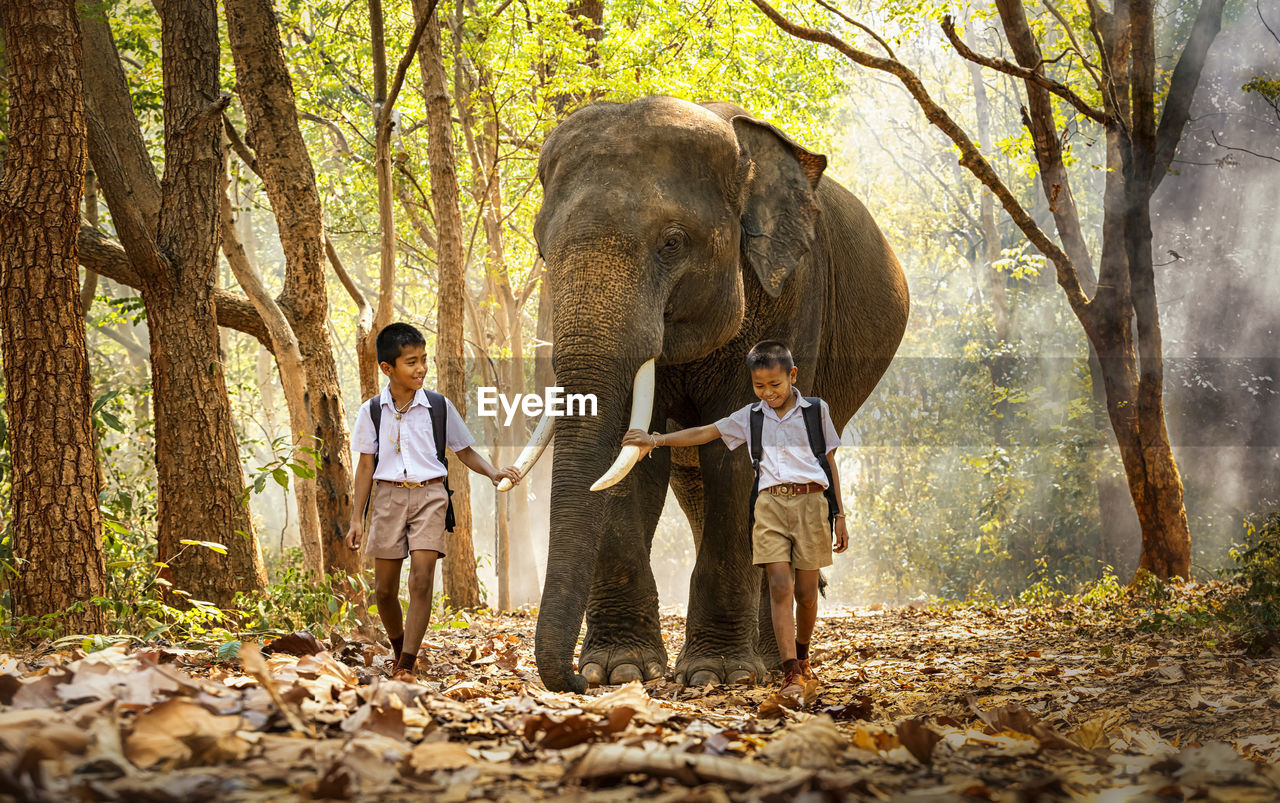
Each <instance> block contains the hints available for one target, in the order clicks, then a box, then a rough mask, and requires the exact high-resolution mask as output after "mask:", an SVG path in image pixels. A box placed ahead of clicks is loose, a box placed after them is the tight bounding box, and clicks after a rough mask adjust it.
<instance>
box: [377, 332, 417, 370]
mask: <svg viewBox="0 0 1280 803" xmlns="http://www.w3.org/2000/svg"><path fill="white" fill-rule="evenodd" d="M377 345H378V363H379V364H382V363H384V362H385V363H388V364H390V365H395V364H396V360H397V359H398V358H399V357H400V352H402V351H404V350H405V347H406V346H422V347H424V348H425V347H426V345H427V339H426V338H425V337H423V336H422V333H421V332H419V331H418V330H417V329H416V328H414V327H413V326H410V325H409V324H407V323H393V324H388V325H387V326H386V327H384V328H383V330H382V331H381V332H378V340H377Z"/></svg>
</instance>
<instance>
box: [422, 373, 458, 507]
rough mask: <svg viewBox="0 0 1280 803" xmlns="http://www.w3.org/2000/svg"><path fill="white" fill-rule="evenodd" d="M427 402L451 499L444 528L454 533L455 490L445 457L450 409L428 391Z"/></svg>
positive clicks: (436, 394)
mask: <svg viewBox="0 0 1280 803" xmlns="http://www.w3.org/2000/svg"><path fill="white" fill-rule="evenodd" d="M426 393H427V401H428V402H429V403H430V404H431V432H432V434H433V435H435V438H436V459H437V460H439V461H440V465H442V466H444V492H445V495H446V496H447V497H448V498H449V506H448V507H447V508H445V511H444V528H445V530H446V531H447V532H453V525H454V524H455V523H456V522H455V521H454V518H453V489H452V488H450V487H449V461H448V460H447V459H445V456H444V446H445V443H446V439H445V434H446V429H447V427H448V426H449V408H448V407H447V406H446V403H445V398H444V396H443V395H441V394H439V393H436V392H435V391H433V390H428V391H427V392H426Z"/></svg>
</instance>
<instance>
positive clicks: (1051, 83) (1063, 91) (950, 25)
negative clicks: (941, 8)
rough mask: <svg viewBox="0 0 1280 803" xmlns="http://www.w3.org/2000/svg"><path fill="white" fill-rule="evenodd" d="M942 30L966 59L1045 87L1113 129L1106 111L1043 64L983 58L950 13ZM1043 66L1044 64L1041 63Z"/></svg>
mask: <svg viewBox="0 0 1280 803" xmlns="http://www.w3.org/2000/svg"><path fill="white" fill-rule="evenodd" d="M942 31H943V33H945V34H946V35H947V39H948V40H950V42H951V44H952V45H953V46H954V47H955V49H956V52H957V53H959V54H960V55H961V56H962V57H964V58H965V59H968V60H969V61H972V62H973V63H975V64H981V65H982V66H983V67H987V68H989V69H992V70H995V71H997V72H1002V73H1005V74H1006V75H1012V76H1013V77H1015V78H1021V79H1023V80H1024V81H1030V82H1031V83H1033V84H1035V85H1036V86H1039V87H1043V88H1044V89H1046V90H1048V91H1049V92H1052V93H1053V94H1055V95H1057V96H1058V97H1060V98H1062V99H1063V100H1065V101H1067V102H1068V103H1070V104H1071V105H1072V106H1074V107H1076V110H1077V111H1079V112H1080V113H1081V114H1083V115H1084V116H1085V117H1088V118H1089V119H1090V120H1093V121H1094V122H1096V123H1098V124H1099V125H1102V126H1103V127H1106V128H1110V127H1111V125H1112V120H1111V117H1110V116H1109V115H1108V114H1107V113H1106V112H1104V111H1101V110H1099V109H1095V108H1093V107H1092V106H1090V105H1089V104H1088V103H1086V102H1085V101H1084V99H1083V98H1081V97H1080V96H1079V95H1077V94H1076V93H1075V92H1072V91H1071V89H1069V88H1068V87H1066V86H1063V85H1062V84H1060V83H1058V82H1057V81H1055V80H1053V79H1052V78H1050V77H1049V76H1047V75H1045V74H1044V72H1043V71H1042V70H1041V69H1040V66H1039V65H1037V66H1036V67H1033V68H1027V67H1020V66H1018V65H1017V64H1013V63H1011V62H1009V61H1006V60H1005V59H997V58H992V57H990V56H983V55H981V54H979V53H975V52H973V50H971V49H970V48H969V46H968V45H966V44H965V43H964V41H963V40H962V39H961V38H960V36H959V34H957V33H956V26H955V21H954V20H953V19H952V18H951V15H949V14H948V15H947V16H945V17H943V18H942ZM1040 63H1041V64H1043V63H1044V61H1043V60H1041V62H1040Z"/></svg>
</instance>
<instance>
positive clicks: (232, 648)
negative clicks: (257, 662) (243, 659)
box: [218, 639, 240, 661]
mask: <svg viewBox="0 0 1280 803" xmlns="http://www.w3.org/2000/svg"><path fill="white" fill-rule="evenodd" d="M239 654H240V642H239V641H237V640H235V639H232V640H231V641H227V642H224V643H223V644H222V645H221V646H220V647H218V660H219V661H231V660H233V659H235V658H236V657H237V656H238V655H239Z"/></svg>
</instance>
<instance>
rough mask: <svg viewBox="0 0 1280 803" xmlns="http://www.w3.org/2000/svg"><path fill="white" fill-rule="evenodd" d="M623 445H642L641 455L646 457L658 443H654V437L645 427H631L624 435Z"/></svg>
mask: <svg viewBox="0 0 1280 803" xmlns="http://www.w3.org/2000/svg"><path fill="white" fill-rule="evenodd" d="M622 445H623V446H638V447H640V456H641V457H644V456H645V455H647V454H648V453H649V452H652V451H653V447H654V446H655V445H656V444H655V443H654V437H653V436H652V435H650V434H649V433H648V432H645V431H644V430H643V429H629V430H627V433H626V434H625V435H623V436H622Z"/></svg>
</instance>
